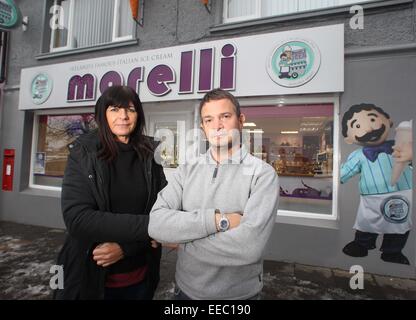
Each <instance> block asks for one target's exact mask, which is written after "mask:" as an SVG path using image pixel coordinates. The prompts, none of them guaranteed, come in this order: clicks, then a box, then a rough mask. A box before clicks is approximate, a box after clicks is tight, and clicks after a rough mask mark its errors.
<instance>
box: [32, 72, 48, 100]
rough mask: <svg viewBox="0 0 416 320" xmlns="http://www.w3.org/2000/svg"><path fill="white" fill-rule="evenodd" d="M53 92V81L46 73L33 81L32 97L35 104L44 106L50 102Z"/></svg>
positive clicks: (40, 74)
mask: <svg viewBox="0 0 416 320" xmlns="http://www.w3.org/2000/svg"><path fill="white" fill-rule="evenodd" d="M51 92H52V80H51V79H49V77H48V76H47V75H46V74H44V73H39V74H38V75H37V76H36V77H35V78H33V80H32V85H31V96H32V101H33V103H35V104H42V103H44V102H45V101H46V100H48V98H49V96H50V94H51Z"/></svg>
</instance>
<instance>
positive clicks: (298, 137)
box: [242, 104, 334, 215]
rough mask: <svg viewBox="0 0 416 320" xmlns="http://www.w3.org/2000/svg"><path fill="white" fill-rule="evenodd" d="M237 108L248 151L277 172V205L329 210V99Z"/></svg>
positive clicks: (331, 144) (331, 136)
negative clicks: (242, 116) (278, 202)
mask: <svg viewBox="0 0 416 320" xmlns="http://www.w3.org/2000/svg"><path fill="white" fill-rule="evenodd" d="M242 113H244V114H245V116H246V123H245V127H244V136H245V137H246V139H245V140H246V142H250V143H249V146H250V152H251V153H252V154H253V155H254V156H256V157H259V158H261V159H263V160H264V161H266V162H268V163H269V164H270V165H271V166H273V168H274V169H275V170H276V172H277V173H278V175H279V181H280V196H281V198H280V204H279V210H287V211H296V212H303V213H319V214H328V215H331V214H332V201H333V197H332V195H333V188H334V186H333V174H332V173H333V150H334V127H333V123H334V116H333V115H334V106H333V104H301V105H284V106H277V105H276V106H260V107H244V108H242ZM248 139H249V140H248Z"/></svg>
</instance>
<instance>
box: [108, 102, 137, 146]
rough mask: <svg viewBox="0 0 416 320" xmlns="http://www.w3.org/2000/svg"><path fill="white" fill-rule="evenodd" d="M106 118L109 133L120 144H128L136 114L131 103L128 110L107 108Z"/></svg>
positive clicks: (114, 107) (134, 124) (115, 107)
mask: <svg viewBox="0 0 416 320" xmlns="http://www.w3.org/2000/svg"><path fill="white" fill-rule="evenodd" d="M106 116H107V122H108V126H109V127H110V130H111V132H112V133H113V134H114V135H115V136H116V137H117V139H118V140H119V141H120V142H123V143H128V142H129V136H130V134H131V133H132V132H133V130H134V128H136V124H137V112H136V109H135V108H134V105H133V103H131V102H130V104H129V107H128V108H122V107H117V106H108V108H107V110H106Z"/></svg>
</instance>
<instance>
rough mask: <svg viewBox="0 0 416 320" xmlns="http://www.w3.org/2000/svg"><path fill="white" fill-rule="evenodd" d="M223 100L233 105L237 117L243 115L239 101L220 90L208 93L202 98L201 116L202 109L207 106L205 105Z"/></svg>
mask: <svg viewBox="0 0 416 320" xmlns="http://www.w3.org/2000/svg"><path fill="white" fill-rule="evenodd" d="M222 99H227V100H229V101H230V102H231V103H232V104H233V106H234V109H235V113H236V114H237V117H239V116H240V114H241V110H240V103H239V102H238V100H237V99H236V98H235V97H234V96H233V95H232V94H231V93H229V92H228V91H225V90H223V89H219V88H218V89H214V90H211V91H210V92H207V93H206V94H205V96H204V97H203V98H202V100H201V102H200V103H199V116H202V113H201V112H202V107H203V106H204V105H205V103H207V102H210V101H215V100H222Z"/></svg>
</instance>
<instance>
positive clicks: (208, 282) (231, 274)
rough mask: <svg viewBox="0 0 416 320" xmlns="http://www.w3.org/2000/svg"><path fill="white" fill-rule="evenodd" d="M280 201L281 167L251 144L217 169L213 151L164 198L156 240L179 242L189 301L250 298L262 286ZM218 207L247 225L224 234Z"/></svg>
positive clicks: (157, 208) (153, 230)
mask: <svg viewBox="0 0 416 320" xmlns="http://www.w3.org/2000/svg"><path fill="white" fill-rule="evenodd" d="M230 162H231V163H230ZM278 201H279V182H278V177H277V174H276V172H275V170H274V169H273V168H272V167H271V166H270V165H268V164H267V163H265V162H264V161H262V160H260V159H258V158H256V157H253V156H252V155H250V154H249V153H248V152H247V150H246V148H245V147H244V146H243V147H242V148H241V149H239V150H238V151H237V152H235V153H234V154H233V156H232V159H230V160H227V161H226V163H220V164H218V165H217V163H216V162H215V160H214V159H213V158H212V156H211V152H210V150H208V152H207V153H206V154H205V155H202V156H201V157H199V158H198V160H197V161H195V162H194V163H192V164H185V165H182V166H180V167H179V168H178V169H177V170H176V171H175V174H174V175H173V178H172V179H171V180H170V181H169V183H168V185H167V186H166V187H165V188H164V189H163V190H162V191H161V192H160V193H159V195H158V198H157V200H156V203H155V204H154V206H153V208H152V210H151V212H150V221H149V235H150V237H152V238H153V239H156V240H158V241H160V242H162V243H179V244H180V245H179V249H178V259H177V264H176V275H175V278H176V282H177V284H178V286H179V288H180V289H181V290H182V291H183V292H184V293H185V294H186V295H188V296H189V297H190V298H192V299H248V298H250V297H252V296H254V295H256V294H258V293H259V292H260V291H261V289H262V288H263V278H262V273H263V259H262V254H263V250H264V248H265V246H266V243H267V241H268V239H269V237H270V235H271V232H272V230H273V226H274V221H275V216H276V213H277V207H278ZM215 209H219V210H220V211H221V212H224V213H231V212H241V213H243V217H242V219H241V221H240V225H239V226H238V227H236V228H233V229H230V230H228V231H225V232H217V228H216V225H215Z"/></svg>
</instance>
